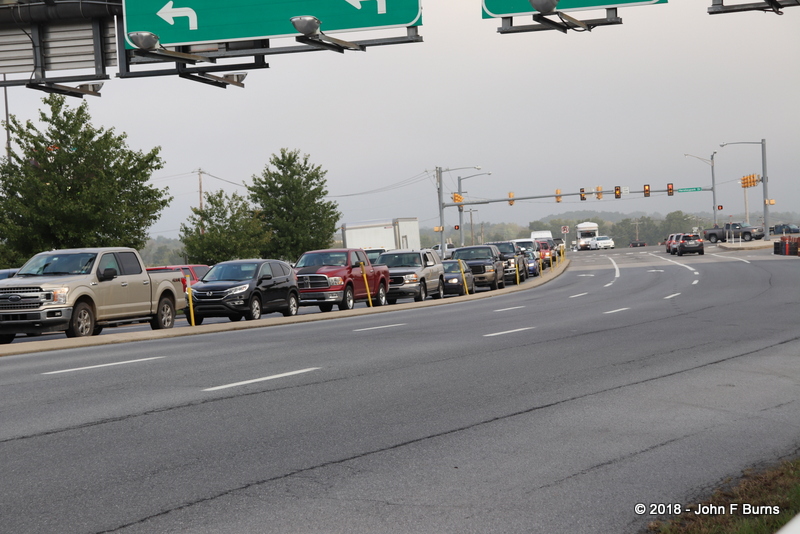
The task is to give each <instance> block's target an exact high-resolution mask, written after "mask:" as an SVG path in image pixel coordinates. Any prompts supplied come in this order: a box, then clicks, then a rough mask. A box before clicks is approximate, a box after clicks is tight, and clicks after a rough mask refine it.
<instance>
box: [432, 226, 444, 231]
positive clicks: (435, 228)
mask: <svg viewBox="0 0 800 534" xmlns="http://www.w3.org/2000/svg"><path fill="white" fill-rule="evenodd" d="M433 231H434V232H444V226H434V227H433Z"/></svg>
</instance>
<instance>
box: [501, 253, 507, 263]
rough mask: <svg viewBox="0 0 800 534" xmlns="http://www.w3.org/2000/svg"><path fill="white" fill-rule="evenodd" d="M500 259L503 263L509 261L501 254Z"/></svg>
mask: <svg viewBox="0 0 800 534" xmlns="http://www.w3.org/2000/svg"><path fill="white" fill-rule="evenodd" d="M500 259H501V260H502V261H506V260H507V259H508V256H506V255H505V254H500Z"/></svg>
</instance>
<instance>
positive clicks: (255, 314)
mask: <svg viewBox="0 0 800 534" xmlns="http://www.w3.org/2000/svg"><path fill="white" fill-rule="evenodd" d="M245 318H246V319H247V320H248V321H255V320H258V319H261V299H259V298H258V297H257V296H255V295H253V296H252V297H250V305H249V306H248V307H247V315H245Z"/></svg>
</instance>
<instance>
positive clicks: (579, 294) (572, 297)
mask: <svg viewBox="0 0 800 534" xmlns="http://www.w3.org/2000/svg"><path fill="white" fill-rule="evenodd" d="M588 294H589V293H578V294H577V295H572V296H571V297H570V298H571V299H574V298H575V297H582V296H584V295H588Z"/></svg>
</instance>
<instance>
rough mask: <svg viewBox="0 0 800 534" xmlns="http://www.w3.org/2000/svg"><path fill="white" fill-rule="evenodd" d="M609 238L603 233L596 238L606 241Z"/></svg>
mask: <svg viewBox="0 0 800 534" xmlns="http://www.w3.org/2000/svg"><path fill="white" fill-rule="evenodd" d="M609 239H611V238H610V237H607V236H604V235H601V236H600V237H598V238H597V240H598V241H608V240H609Z"/></svg>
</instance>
